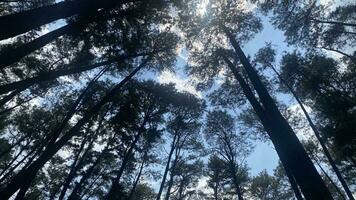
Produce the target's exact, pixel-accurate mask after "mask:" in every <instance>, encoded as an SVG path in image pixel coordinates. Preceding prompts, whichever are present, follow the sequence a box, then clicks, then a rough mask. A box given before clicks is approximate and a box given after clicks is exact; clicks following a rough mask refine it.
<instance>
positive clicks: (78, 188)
mask: <svg viewBox="0 0 356 200" xmlns="http://www.w3.org/2000/svg"><path fill="white" fill-rule="evenodd" d="M105 151H106V150H104V151H103V152H102V153H101V154H100V155H99V156H98V158H97V159H96V160H95V162H94V163H93V164H92V165H91V166H90V168H89V169H88V170H87V171H86V172H85V173H84V174H83V176H82V178H81V179H80V181H79V182H78V183H77V184H76V185H75V186H74V188H73V190H72V192H71V193H70V195H69V196H68V198H67V200H79V199H80V195H81V192H82V189H83V188H84V185H85V183H86V182H87V180H88V179H89V177H90V176H91V174H92V173H93V172H94V169H95V167H96V166H97V165H98V164H99V163H100V160H101V158H102V156H103V155H104V153H105Z"/></svg>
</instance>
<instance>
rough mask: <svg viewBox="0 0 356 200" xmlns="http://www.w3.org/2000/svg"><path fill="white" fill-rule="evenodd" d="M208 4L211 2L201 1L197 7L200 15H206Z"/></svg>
mask: <svg viewBox="0 0 356 200" xmlns="http://www.w3.org/2000/svg"><path fill="white" fill-rule="evenodd" d="M208 4H209V0H200V3H199V4H198V6H197V13H198V15H200V16H202V15H204V14H205V13H206V10H207V7H208Z"/></svg>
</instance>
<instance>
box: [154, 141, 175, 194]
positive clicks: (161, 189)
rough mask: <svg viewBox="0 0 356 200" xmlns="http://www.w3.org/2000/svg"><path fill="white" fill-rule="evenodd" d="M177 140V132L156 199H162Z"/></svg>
mask: <svg viewBox="0 0 356 200" xmlns="http://www.w3.org/2000/svg"><path fill="white" fill-rule="evenodd" d="M176 140H177V134H175V135H174V138H173V141H172V144H171V150H170V151H169V154H168V160H167V163H166V168H165V169H164V173H163V177H162V181H161V185H160V187H159V190H158V193H157V197H156V200H160V199H161V195H162V192H163V188H164V184H165V182H166V178H167V175H168V170H169V165H170V163H171V159H172V155H173V152H174V149H175V146H176Z"/></svg>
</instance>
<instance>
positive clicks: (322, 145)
mask: <svg viewBox="0 0 356 200" xmlns="http://www.w3.org/2000/svg"><path fill="white" fill-rule="evenodd" d="M271 68H272V70H273V71H274V72H275V73H276V74H277V76H278V78H279V79H280V81H281V82H282V83H283V84H284V85H285V86H286V87H287V88H288V89H289V91H290V92H291V93H292V95H293V96H294V98H295V99H296V101H297V102H298V104H299V106H300V108H301V109H302V111H303V113H304V115H305V117H306V118H307V121H308V123H309V126H310V127H311V128H312V130H313V132H314V134H315V136H316V138H317V139H318V141H319V143H320V145H321V147H322V149H323V151H324V154H325V156H326V157H327V159H328V161H329V163H330V165H331V167H332V169H333V171H334V172H335V174H336V176H337V178H338V179H339V181H340V183H341V185H342V187H343V188H344V190H345V192H346V194H347V196H348V197H349V199H350V200H355V198H354V197H353V196H352V192H351V190H350V188H349V186H348V185H347V183H346V181H345V179H344V178H343V177H342V174H341V172H340V170H339V168H338V167H337V166H336V163H335V161H334V159H333V158H332V156H331V154H330V152H329V150H328V148H327V146H326V144H325V142H324V141H323V139H322V137H321V135H320V133H319V131H318V128H317V127H316V126H315V124H314V123H313V120H312V119H311V117H310V116H309V114H308V112H307V111H306V109H305V107H304V105H303V102H302V101H301V100H300V99H299V97H298V95H297V94H296V93H295V92H294V90H293V88H292V87H291V86H290V85H289V84H288V83H287V82H286V81H285V80H284V79H283V78H282V77H281V76H280V74H279V73H278V72H277V70H276V69H275V68H274V67H273V66H271Z"/></svg>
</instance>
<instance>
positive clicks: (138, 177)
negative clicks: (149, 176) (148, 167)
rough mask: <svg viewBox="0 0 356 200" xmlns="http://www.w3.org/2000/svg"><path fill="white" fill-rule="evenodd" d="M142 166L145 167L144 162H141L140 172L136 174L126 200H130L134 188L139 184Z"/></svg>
mask: <svg viewBox="0 0 356 200" xmlns="http://www.w3.org/2000/svg"><path fill="white" fill-rule="evenodd" d="M144 166H145V160H143V161H142V163H141V166H140V170H139V172H138V174H137V177H136V179H135V182H134V184H133V186H132V189H131V191H130V194H129V196H128V198H127V199H128V200H132V197H133V194H134V193H135V191H136V187H137V185H138V183H139V182H140V178H141V174H142V170H143V167H144Z"/></svg>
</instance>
